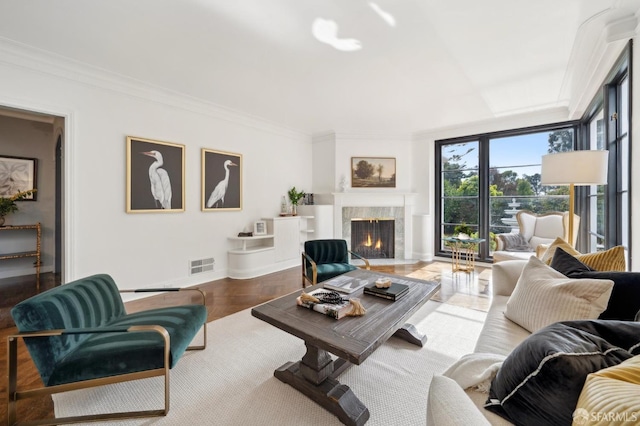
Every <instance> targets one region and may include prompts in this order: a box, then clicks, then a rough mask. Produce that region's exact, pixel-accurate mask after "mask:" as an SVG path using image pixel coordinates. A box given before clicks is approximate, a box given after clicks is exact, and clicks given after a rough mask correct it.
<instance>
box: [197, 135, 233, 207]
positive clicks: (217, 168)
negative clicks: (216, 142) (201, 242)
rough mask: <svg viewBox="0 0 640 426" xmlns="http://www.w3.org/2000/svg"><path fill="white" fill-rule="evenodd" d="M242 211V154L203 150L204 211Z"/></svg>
mask: <svg viewBox="0 0 640 426" xmlns="http://www.w3.org/2000/svg"><path fill="white" fill-rule="evenodd" d="M220 210H242V154H234V153H232V152H224V151H214V150H212V149H206V148H202V211H220Z"/></svg>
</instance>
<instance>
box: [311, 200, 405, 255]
mask: <svg viewBox="0 0 640 426" xmlns="http://www.w3.org/2000/svg"><path fill="white" fill-rule="evenodd" d="M416 195H417V194H415V193H408V192H393V191H375V192H374V191H353V192H334V193H331V194H318V196H317V197H316V196H315V194H314V198H316V202H320V203H321V204H331V205H333V225H334V236H335V238H342V239H345V240H347V244H350V238H351V235H350V232H351V231H350V227H351V223H350V220H351V219H352V218H357V217H376V216H377V217H393V218H395V220H396V248H395V255H396V258H397V259H411V258H412V256H413V250H412V246H413V226H412V225H413V220H412V215H413V206H414V204H415V199H416Z"/></svg>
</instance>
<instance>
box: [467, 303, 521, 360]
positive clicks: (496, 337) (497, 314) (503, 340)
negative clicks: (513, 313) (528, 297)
mask: <svg viewBox="0 0 640 426" xmlns="http://www.w3.org/2000/svg"><path fill="white" fill-rule="evenodd" d="M508 300H509V297H508V296H500V295H494V296H493V302H492V303H491V309H489V312H487V318H486V319H485V321H484V325H483V326H482V331H481V332H480V336H479V337H478V341H477V342H476V346H475V349H474V352H477V353H493V354H498V355H505V356H507V355H509V354H510V353H511V351H513V349H514V348H515V347H516V346H518V345H519V344H520V343H521V342H522V341H523V340H524V339H526V338H527V337H529V336H530V335H531V333H529V331H527V330H526V329H524V328H522V327H520V326H519V325H518V324H516V323H515V322H513V321H511V320H510V319H509V318H507V317H506V316H505V315H504V311H505V309H506V308H507V301H508Z"/></svg>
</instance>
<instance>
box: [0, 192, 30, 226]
mask: <svg viewBox="0 0 640 426" xmlns="http://www.w3.org/2000/svg"><path fill="white" fill-rule="evenodd" d="M34 192H36V190H35V189H30V190H28V191H20V192H16V193H15V194H13V195H12V196H11V197H9V198H5V197H0V226H2V225H4V217H5V216H6V215H8V214H9V213H14V212H17V211H18V205H17V204H16V201H22V200H24V199H25V198H26V197H28V196H29V195H31V194H33V193H34Z"/></svg>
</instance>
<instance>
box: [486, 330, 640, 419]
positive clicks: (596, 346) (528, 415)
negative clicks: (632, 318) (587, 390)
mask: <svg viewBox="0 0 640 426" xmlns="http://www.w3.org/2000/svg"><path fill="white" fill-rule="evenodd" d="M637 354H640V323H635V322H627V321H607V320H591V321H566V322H558V323H555V324H551V325H549V326H548V327H545V328H543V329H542V330H540V331H538V332H536V333H534V334H532V335H531V336H530V337H529V338H527V339H526V340H525V341H524V342H522V344H520V345H519V346H518V347H517V348H515V349H514V350H513V352H512V353H511V354H510V355H509V356H508V357H507V359H506V360H505V361H504V363H503V364H502V368H500V370H499V371H498V374H497V375H496V377H495V378H494V380H493V381H492V383H491V389H490V391H489V398H488V399H487V403H486V405H485V408H486V409H488V410H490V411H492V412H494V413H496V414H498V415H500V416H502V417H504V418H505V419H507V420H509V421H511V422H513V423H516V424H519V425H536V426H540V425H558V424H571V421H572V414H573V411H574V409H575V407H576V404H577V402H578V397H579V395H580V392H581V391H582V387H583V384H584V382H585V379H586V378H587V375H588V374H590V373H593V372H595V371H598V370H601V369H603V368H607V367H611V366H613V365H617V364H620V363H621V362H623V361H625V360H627V359H629V358H631V357H632V356H634V355H637Z"/></svg>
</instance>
